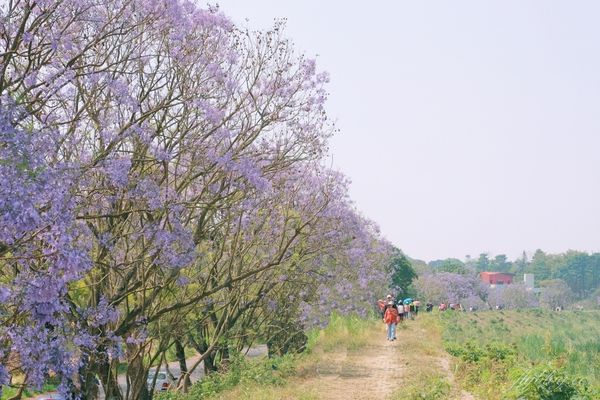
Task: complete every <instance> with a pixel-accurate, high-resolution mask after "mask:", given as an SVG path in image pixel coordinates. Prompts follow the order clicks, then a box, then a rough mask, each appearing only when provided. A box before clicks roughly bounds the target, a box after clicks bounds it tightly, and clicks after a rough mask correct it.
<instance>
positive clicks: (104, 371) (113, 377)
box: [97, 351, 123, 400]
mask: <svg viewBox="0 0 600 400" xmlns="http://www.w3.org/2000/svg"><path fill="white" fill-rule="evenodd" d="M98 354H99V355H98V357H99V358H98V365H97V371H98V376H99V377H100V382H102V388H103V389H104V394H105V396H106V400H123V393H121V388H120V387H119V382H118V381H117V374H116V368H112V367H111V365H110V364H111V362H110V361H109V359H108V355H107V354H106V352H105V351H99V352H98Z"/></svg>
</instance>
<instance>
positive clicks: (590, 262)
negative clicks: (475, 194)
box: [428, 249, 600, 298]
mask: <svg viewBox="0 0 600 400" xmlns="http://www.w3.org/2000/svg"><path fill="white" fill-rule="evenodd" d="M428 267H429V269H431V270H432V271H445V272H455V273H462V274H464V273H467V272H474V273H476V272H481V271H498V272H511V273H514V274H515V275H516V277H515V278H516V280H517V281H519V280H520V279H522V276H523V274H525V273H532V274H534V275H535V279H536V281H538V282H543V281H546V280H557V279H559V280H562V281H564V282H565V283H566V284H567V285H568V287H569V288H570V290H572V292H573V294H574V295H575V296H576V297H578V298H585V297H589V296H590V295H591V294H592V293H594V292H595V291H596V290H598V289H599V288H600V253H593V254H589V253H586V252H581V251H574V250H569V251H567V252H566V253H561V254H547V253H545V252H543V251H542V250H539V249H538V250H536V252H535V253H534V254H533V256H532V257H531V259H529V257H528V256H527V254H526V253H525V252H523V255H522V256H521V257H519V258H517V259H516V260H514V261H510V260H509V259H508V258H507V257H506V255H504V254H499V255H497V256H495V257H493V258H490V256H489V255H488V254H487V253H482V254H480V255H479V257H478V258H477V259H474V258H471V257H468V256H467V258H466V260H465V261H461V260H459V259H456V258H448V259H444V260H435V261H432V262H430V263H429V264H428Z"/></svg>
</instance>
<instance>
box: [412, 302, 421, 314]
mask: <svg viewBox="0 0 600 400" xmlns="http://www.w3.org/2000/svg"><path fill="white" fill-rule="evenodd" d="M413 304H414V306H415V316H417V315H419V307H421V302H420V301H419V300H415V301H414V302H413Z"/></svg>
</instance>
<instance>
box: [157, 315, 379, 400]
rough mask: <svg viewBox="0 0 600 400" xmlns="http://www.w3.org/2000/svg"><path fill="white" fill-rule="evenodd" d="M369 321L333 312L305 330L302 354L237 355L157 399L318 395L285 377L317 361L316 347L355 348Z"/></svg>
mask: <svg viewBox="0 0 600 400" xmlns="http://www.w3.org/2000/svg"><path fill="white" fill-rule="evenodd" d="M373 324H374V319H367V320H365V319H361V318H358V317H347V316H346V317H341V316H338V315H335V314H334V315H333V316H332V317H331V319H330V322H329V324H328V326H327V327H326V328H325V329H315V330H313V331H311V332H309V333H308V344H307V350H306V352H305V353H303V354H299V355H298V354H296V355H286V356H283V357H275V358H266V357H263V358H256V359H247V358H245V357H242V356H237V357H234V358H233V359H232V363H231V364H230V366H229V370H228V371H227V372H225V373H217V374H213V375H210V376H208V377H206V378H204V379H203V380H202V381H200V382H197V383H195V384H194V385H192V387H191V388H190V390H189V392H188V393H187V394H183V393H177V392H166V393H161V394H160V395H159V396H158V397H157V399H158V400H192V399H194V400H196V399H217V398H218V399H229V398H235V399H255V398H260V399H265V400H268V399H273V400H275V399H281V398H290V397H293V398H295V399H300V400H314V399H318V398H319V394H318V393H316V392H315V390H314V389H313V388H310V387H304V386H302V385H295V384H291V385H287V386H286V384H288V383H289V382H288V378H291V377H293V376H296V375H298V374H303V373H304V372H303V370H304V367H307V366H308V365H311V363H314V362H317V361H316V360H317V357H316V356H315V357H313V354H312V353H313V352H314V351H315V349H316V348H317V347H318V349H319V351H323V352H325V353H328V352H334V351H336V350H338V349H339V348H340V346H344V347H345V348H347V349H348V350H358V349H360V348H361V347H362V346H365V345H366V344H367V343H368V340H369V339H370V338H371V332H372V328H373ZM307 369H310V368H307Z"/></svg>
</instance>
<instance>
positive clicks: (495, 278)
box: [479, 272, 515, 285]
mask: <svg viewBox="0 0 600 400" xmlns="http://www.w3.org/2000/svg"><path fill="white" fill-rule="evenodd" d="M513 276H515V274H511V273H509V272H481V273H480V274H479V278H480V279H481V282H483V283H486V284H488V285H510V284H511V283H513Z"/></svg>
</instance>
